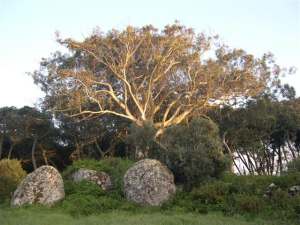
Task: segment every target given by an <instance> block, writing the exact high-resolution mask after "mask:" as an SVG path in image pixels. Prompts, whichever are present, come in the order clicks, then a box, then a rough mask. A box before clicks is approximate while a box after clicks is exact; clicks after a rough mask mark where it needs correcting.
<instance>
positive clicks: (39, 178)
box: [11, 166, 65, 206]
mask: <svg viewBox="0 0 300 225" xmlns="http://www.w3.org/2000/svg"><path fill="white" fill-rule="evenodd" d="M64 197H65V191H64V183H63V179H62V177H61V175H60V173H59V172H58V171H57V170H56V169H55V168H54V167H52V166H41V167H39V168H38V169H36V170H35V171H34V172H32V173H30V174H28V175H27V176H26V177H25V179H24V180H23V181H22V182H21V184H20V185H19V186H18V188H17V190H16V191H15V192H14V194H13V197H12V200H11V205H12V206H21V205H24V204H33V203H39V204H42V205H48V206H51V205H53V204H54V203H55V202H57V201H60V200H62V199H63V198H64Z"/></svg>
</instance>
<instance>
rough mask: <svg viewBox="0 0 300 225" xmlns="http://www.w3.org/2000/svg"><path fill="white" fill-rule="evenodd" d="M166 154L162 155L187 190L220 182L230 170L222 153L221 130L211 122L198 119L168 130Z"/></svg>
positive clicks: (163, 138)
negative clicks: (202, 184)
mask: <svg viewBox="0 0 300 225" xmlns="http://www.w3.org/2000/svg"><path fill="white" fill-rule="evenodd" d="M162 143H163V145H164V146H165V148H166V150H165V151H163V152H162V153H164V154H162V153H161V154H160V159H161V161H163V162H165V163H166V164H167V165H168V166H169V168H170V169H171V170H172V171H173V173H174V175H175V178H176V181H177V182H179V183H183V184H185V188H186V189H191V188H192V187H193V186H196V185H198V184H200V183H201V182H204V181H207V180H209V179H211V178H218V177H220V175H221V174H222V173H223V172H224V171H225V170H226V169H227V168H228V166H229V161H228V160H227V159H226V157H225V156H224V154H223V153H222V143H221V141H220V138H219V131H218V127H217V125H216V124H215V123H213V122H212V121H210V120H208V119H204V118H198V119H194V120H192V121H191V122H190V123H189V124H188V125H176V126H173V127H170V128H168V129H167V130H166V131H165V133H164V134H163V137H162Z"/></svg>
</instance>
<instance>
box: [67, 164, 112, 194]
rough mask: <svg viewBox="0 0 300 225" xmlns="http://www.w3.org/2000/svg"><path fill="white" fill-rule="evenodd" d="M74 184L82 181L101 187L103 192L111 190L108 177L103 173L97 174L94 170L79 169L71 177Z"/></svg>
mask: <svg viewBox="0 0 300 225" xmlns="http://www.w3.org/2000/svg"><path fill="white" fill-rule="evenodd" d="M71 179H72V180H73V181H74V182H80V181H83V180H86V181H90V182H93V183H95V184H97V185H98V186H99V187H101V188H102V189H103V190H104V191H106V190H109V189H111V187H112V182H111V179H110V177H109V175H108V174H107V173H105V172H98V171H96V170H89V169H84V168H81V169H79V170H77V171H76V172H74V173H73V174H72V175H71Z"/></svg>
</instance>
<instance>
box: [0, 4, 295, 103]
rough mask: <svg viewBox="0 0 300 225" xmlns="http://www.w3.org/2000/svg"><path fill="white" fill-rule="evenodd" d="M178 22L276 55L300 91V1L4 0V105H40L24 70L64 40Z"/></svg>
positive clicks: (0, 53) (0, 79)
mask: <svg viewBox="0 0 300 225" xmlns="http://www.w3.org/2000/svg"><path fill="white" fill-rule="evenodd" d="M175 20H179V21H180V22H181V23H182V24H184V25H186V26H188V27H192V28H194V29H195V31H196V32H201V31H206V32H208V33H217V34H219V35H220V36H221V38H222V40H223V41H224V42H226V43H227V44H228V45H229V46H231V47H237V48H243V49H245V50H246V51H247V52H249V53H252V54H254V55H255V56H261V55H262V54H263V53H265V52H270V51H271V52H272V53H274V55H275V58H276V60H277V62H278V63H279V64H280V65H281V66H285V67H289V66H296V67H297V68H299V69H298V72H297V73H296V74H295V75H293V76H290V77H288V78H286V79H285V80H286V81H287V82H288V83H290V84H292V85H293V86H294V87H295V88H296V91H297V95H298V96H299V94H300V71H299V70H300V0H226V1H222V0H147V1H142V0H123V1H122V0H119V1H118V0H105V1H101V0H98V1H97V0H81V1H79V0H0V107H2V106H17V107H22V106H24V105H30V106H32V105H34V103H36V102H37V100H38V98H40V97H42V96H43V94H42V92H41V91H39V89H38V88H37V87H36V86H35V85H34V84H33V80H32V78H31V77H30V76H28V75H26V72H32V71H34V70H35V69H38V63H39V61H40V59H41V58H42V57H48V56H49V55H50V53H51V52H54V51H56V50H58V49H59V45H58V44H57V43H56V42H55V35H54V33H55V31H60V33H61V35H62V37H63V38H67V37H72V38H75V39H82V38H83V37H87V36H88V35H89V34H90V33H91V32H92V30H93V28H95V27H96V26H99V27H100V28H101V29H102V30H103V31H107V30H110V29H112V28H118V29H122V28H124V27H125V26H126V25H129V24H130V25H133V26H143V25H145V24H153V25H154V26H156V27H158V28H162V27H163V26H164V25H166V24H170V23H173V22H174V21H175Z"/></svg>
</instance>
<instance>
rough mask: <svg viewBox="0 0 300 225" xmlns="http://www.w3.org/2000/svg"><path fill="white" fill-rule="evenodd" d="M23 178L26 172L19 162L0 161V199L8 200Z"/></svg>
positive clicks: (13, 160)
mask: <svg viewBox="0 0 300 225" xmlns="http://www.w3.org/2000/svg"><path fill="white" fill-rule="evenodd" d="M25 176H26V172H25V171H24V170H23V168H22V166H21V163H20V161H18V160H15V159H12V160H10V159H2V160H0V199H5V198H9V197H10V194H11V193H12V192H13V191H14V190H15V189H16V188H17V186H18V184H19V183H20V182H21V181H22V179H23V178H24V177H25Z"/></svg>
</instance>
